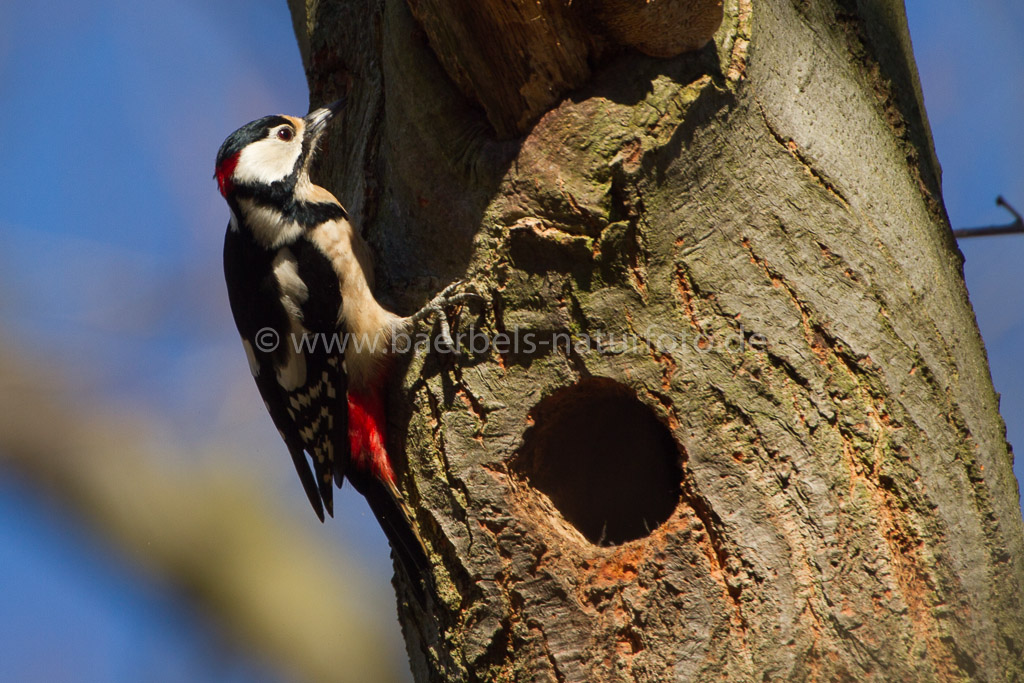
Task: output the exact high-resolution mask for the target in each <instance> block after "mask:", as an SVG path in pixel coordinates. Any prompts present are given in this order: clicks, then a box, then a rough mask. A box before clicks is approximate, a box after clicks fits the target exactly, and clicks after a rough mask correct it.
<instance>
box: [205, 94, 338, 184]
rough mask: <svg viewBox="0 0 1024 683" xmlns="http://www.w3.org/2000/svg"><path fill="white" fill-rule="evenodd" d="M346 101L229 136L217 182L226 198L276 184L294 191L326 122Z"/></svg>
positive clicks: (275, 118)
mask: <svg viewBox="0 0 1024 683" xmlns="http://www.w3.org/2000/svg"><path fill="white" fill-rule="evenodd" d="M343 104H344V100H338V101H337V102H335V103H333V104H331V105H328V106H326V107H323V108H321V109H316V110H314V111H311V112H310V113H309V114H307V115H306V117H305V118H301V119H300V118H297V117H295V116H264V117H263V118H261V119H256V120H255V121H252V122H250V123H247V124H245V125H244V126H242V127H241V128H239V129H238V130H236V131H235V132H234V133H232V134H231V135H229V136H228V138H227V140H225V141H224V144H222V145H221V146H220V150H219V151H218V152H217V168H216V171H215V172H214V175H213V177H214V178H216V179H217V185H218V187H219V188H220V193H221V194H222V195H224V197H225V199H226V198H228V197H229V196H231V195H232V194H234V192H235V190H236V189H238V188H241V187H250V188H251V187H259V186H268V185H276V186H280V187H281V189H283V190H286V191H289V192H290V191H291V190H293V189H294V187H295V183H296V182H297V181H298V180H299V178H300V177H302V176H305V175H307V174H308V173H309V163H310V161H312V159H313V156H314V154H315V152H316V145H317V142H318V141H319V140H320V136H321V135H322V134H323V132H324V129H325V128H326V127H327V122H328V121H330V120H331V118H332V117H333V116H334V115H335V114H336V113H337V112H338V111H340V110H341V107H342V105H343Z"/></svg>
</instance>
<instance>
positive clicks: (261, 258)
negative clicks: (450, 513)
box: [214, 101, 467, 563]
mask: <svg viewBox="0 0 1024 683" xmlns="http://www.w3.org/2000/svg"><path fill="white" fill-rule="evenodd" d="M341 106H342V102H340V101H339V102H336V103H334V104H332V105H330V106H328V107H325V108H322V109H316V110H315V111H312V112H310V113H309V114H308V115H307V116H306V117H305V118H297V117H292V116H266V117H263V118H261V119H257V120H256V121H253V122H251V123H248V124H246V125H244V126H242V127H241V128H239V129H238V130H237V131H235V132H234V133H232V134H231V135H230V136H228V138H227V140H225V141H224V144H223V145H221V148H220V150H219V151H218V153H217V166H216V172H215V174H214V177H215V178H216V179H217V184H218V186H219V188H220V193H221V194H222V195H223V196H224V199H226V200H227V203H228V206H229V207H230V210H231V216H230V222H229V224H228V229H227V236H226V238H225V241H224V275H225V279H226V280H227V288H228V299H229V301H230V304H231V312H232V314H233V315H234V319H235V324H236V325H237V326H238V331H239V333H240V334H241V336H242V346H243V347H244V349H245V353H246V356H247V357H248V361H249V368H250V370H251V371H252V375H253V377H254V378H255V380H256V385H257V387H259V391H260V394H261V395H262V396H263V401H264V403H265V404H266V407H267V411H268V412H269V413H270V417H271V418H272V419H273V421H274V424H275V426H276V427H277V429H278V431H279V432H280V433H281V436H282V438H283V439H284V442H285V444H286V445H287V447H288V451H289V452H290V453H291V456H292V461H293V462H294V464H295V469H296V470H297V471H298V473H299V478H300V479H301V481H302V485H303V487H304V488H305V490H306V495H307V496H308V497H309V502H310V503H311V504H312V505H313V509H314V510H315V511H316V514H317V516H318V517H319V518H320V520H321V521H323V519H324V509H325V508H326V510H327V514H329V515H333V503H332V500H333V496H332V493H333V486H334V485H337V486H338V487H341V485H342V482H343V480H344V478H345V477H346V476H347V477H348V479H349V480H350V481H351V482H352V484H353V485H354V486H355V488H356V489H357V490H358V491H359V492H360V493H362V494H363V495H364V496H366V498H367V500H368V501H369V503H370V506H371V508H372V509H373V511H374V513H375V514H376V516H377V517H378V519H379V520H380V521H381V524H382V526H383V527H384V530H385V532H387V533H388V536H389V538H390V540H391V542H392V545H393V546H395V550H396V552H399V553H400V555H406V556H407V557H406V558H405V559H408V555H410V554H411V555H413V559H414V561H416V562H417V563H418V562H421V561H422V560H423V556H422V554H421V552H420V549H419V548H411V547H409V546H410V545H413V544H415V545H418V546H421V545H422V544H421V543H419V539H418V538H414V539H410V537H409V526H408V524H406V523H403V520H400V519H397V518H396V517H399V516H402V515H405V516H408V514H409V512H408V509H407V508H406V507H405V505H404V503H403V502H402V498H401V496H400V494H399V493H398V490H397V488H396V486H395V473H394V471H393V469H392V467H391V462H390V460H389V458H388V455H387V452H386V451H385V447H384V444H385V433H384V429H385V415H384V401H383V393H382V392H383V388H384V387H383V384H384V382H385V375H386V368H387V365H388V363H387V360H388V359H387V356H388V351H389V346H390V344H391V340H392V339H393V337H394V335H395V334H397V333H401V332H405V331H408V330H410V329H411V327H412V326H413V325H414V323H415V322H417V321H419V320H421V319H423V318H425V317H427V316H428V315H430V314H432V313H438V314H440V323H441V333H442V336H447V335H448V325H447V321H446V320H445V319H444V314H443V312H442V310H441V306H443V305H446V304H448V303H452V302H456V301H460V300H464V299H465V298H466V297H467V294H453V291H454V290H455V288H456V286H457V285H458V283H456V285H452V286H450V287H448V288H446V289H445V290H444V291H443V292H441V294H440V295H438V297H436V298H435V299H434V300H432V301H431V302H430V303H429V304H428V305H427V306H426V307H424V308H423V309H422V310H421V311H419V312H418V313H416V314H415V315H413V316H410V317H404V318H403V317H399V316H398V315H395V314H394V313H391V312H390V311H388V310H386V309H385V308H383V307H382V306H381V305H380V304H379V303H377V300H376V299H375V298H374V296H373V293H372V286H373V275H372V264H371V260H370V255H369V250H368V248H367V245H366V243H365V242H364V241H363V239H362V238H361V237H360V235H359V234H358V233H357V232H356V231H355V230H354V229H353V228H352V224H351V223H350V222H349V220H348V215H347V214H346V212H345V209H344V208H343V207H342V205H341V204H340V203H339V202H338V200H337V199H336V198H335V197H334V195H332V194H331V193H330V192H328V191H327V190H326V189H324V188H322V187H320V186H318V185H314V184H313V183H312V182H311V181H310V178H309V167H310V162H311V160H312V159H313V157H314V155H315V153H316V147H317V143H318V142H319V140H320V137H321V135H322V134H323V132H324V129H325V128H326V126H327V123H328V122H329V121H330V120H331V118H332V117H333V116H334V115H335V114H336V113H337V112H338V111H339V109H340V107H341ZM449 339H450V337H449ZM307 453H308V454H309V456H310V460H311V462H312V469H311V468H310V460H307V457H306V454H307ZM399 546H405V547H404V548H402V547H399ZM403 561H404V560H403Z"/></svg>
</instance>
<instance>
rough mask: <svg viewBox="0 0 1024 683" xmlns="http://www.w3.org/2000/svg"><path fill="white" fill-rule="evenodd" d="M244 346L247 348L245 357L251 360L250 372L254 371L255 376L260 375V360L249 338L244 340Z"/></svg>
mask: <svg viewBox="0 0 1024 683" xmlns="http://www.w3.org/2000/svg"><path fill="white" fill-rule="evenodd" d="M242 348H243V349H245V357H246V359H247V360H248V361H249V372H251V373H252V376H253V377H259V376H260V362H259V361H258V360H256V352H255V351H254V350H253V348H252V344H250V343H249V340H248V339H243V340H242Z"/></svg>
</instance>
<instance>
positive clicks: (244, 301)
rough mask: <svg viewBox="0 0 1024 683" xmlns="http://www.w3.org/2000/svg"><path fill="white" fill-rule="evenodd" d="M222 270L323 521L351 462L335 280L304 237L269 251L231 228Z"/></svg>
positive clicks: (256, 368)
mask: <svg viewBox="0 0 1024 683" xmlns="http://www.w3.org/2000/svg"><path fill="white" fill-rule="evenodd" d="M224 272H225V279H226V280H227V284H228V299H229V301H230V303H231V312H232V314H233V316H234V318H235V324H236V325H237V326H238V331H239V333H240V334H241V336H242V343H243V346H244V347H245V351H246V355H247V356H248V359H249V365H250V369H251V371H252V374H253V378H254V379H255V380H256V385H257V387H258V388H259V391H260V394H261V396H262V397H263V401H264V403H265V405H266V407H267V411H268V412H269V413H270V416H271V418H272V419H273V421H274V425H275V426H276V427H277V429H278V431H279V432H280V434H281V436H282V438H283V439H284V441H285V444H286V445H287V447H288V451H289V452H290V453H291V456H292V461H293V463H294V464H295V469H296V471H297V472H298V474H299V479H300V480H301V482H302V485H303V488H304V489H305V491H306V495H307V496H308V497H309V501H310V503H311V504H312V506H313V509H314V511H316V513H317V516H318V517H319V518H320V519H321V520H323V518H324V508H325V507H326V510H327V513H328V514H332V515H333V486H332V480H333V481H334V482H337V484H338V486H340V485H341V483H342V480H343V476H344V473H345V470H346V468H347V466H348V461H349V441H348V409H347V403H346V400H345V397H346V392H347V388H348V382H347V376H346V374H345V363H344V347H343V344H344V341H345V338H344V334H343V331H342V330H341V329H339V322H338V312H339V310H340V307H341V293H340V288H339V283H338V277H337V275H336V274H335V273H334V271H333V269H332V268H331V264H330V261H329V260H328V259H327V258H326V257H325V256H324V255H323V254H322V253H321V252H320V251H319V250H318V249H317V248H316V247H314V246H313V245H312V244H311V243H310V242H309V241H308V239H307V238H306V236H305V235H300V236H299V237H298V238H297V239H295V240H294V241H292V242H290V243H289V244H287V245H282V246H279V247H277V248H276V249H267V248H265V247H264V246H262V245H260V244H258V243H257V242H256V241H255V240H253V239H252V238H251V235H249V234H248V232H247V231H245V230H236V229H232V228H231V227H229V229H228V232H227V236H226V238H225V241H224ZM243 283H248V285H246V284H243ZM254 285H255V286H254ZM306 453H308V454H309V455H310V456H311V460H312V470H311V469H310V462H309V461H308V460H307V458H306Z"/></svg>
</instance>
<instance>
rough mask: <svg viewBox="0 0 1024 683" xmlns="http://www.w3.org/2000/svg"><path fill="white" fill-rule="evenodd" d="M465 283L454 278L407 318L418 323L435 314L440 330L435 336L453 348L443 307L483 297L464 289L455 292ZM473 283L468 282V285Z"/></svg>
mask: <svg viewBox="0 0 1024 683" xmlns="http://www.w3.org/2000/svg"><path fill="white" fill-rule="evenodd" d="M465 284H466V281H465V280H456V281H455V282H453V283H451V284H450V285H448V286H447V287H445V288H444V289H442V290H441V292H440V293H439V294H437V296H435V297H434V298H433V299H431V300H430V301H429V302H427V304H426V305H425V306H424V307H423V308H421V309H420V310H418V311H416V312H415V313H413V314H412V316H410V318H409V320H410V322H412V323H414V324H415V323H418V322H420V321H422V320H426V319H427V318H428V317H429V316H431V315H435V316H436V317H437V322H438V325H439V327H440V330H439V331H438V333H437V337H438V339H439V340H440V342H441V343H442V344H444V346H445V347H446V348H449V349H452V348H455V341H454V340H453V339H452V330H451V326H450V325H449V324H448V316H447V315H445V312H444V307H445V306H452V305H454V304H460V303H465V302H467V301H470V300H473V301H480V300H482V299H483V295H481V294H480V293H479V292H476V291H475V290H474V291H465V292H458V293H455V292H456V291H457V290H458V289H459V288H460V287H462V286H464V285H465ZM472 286H473V285H472V284H470V287H472Z"/></svg>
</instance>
